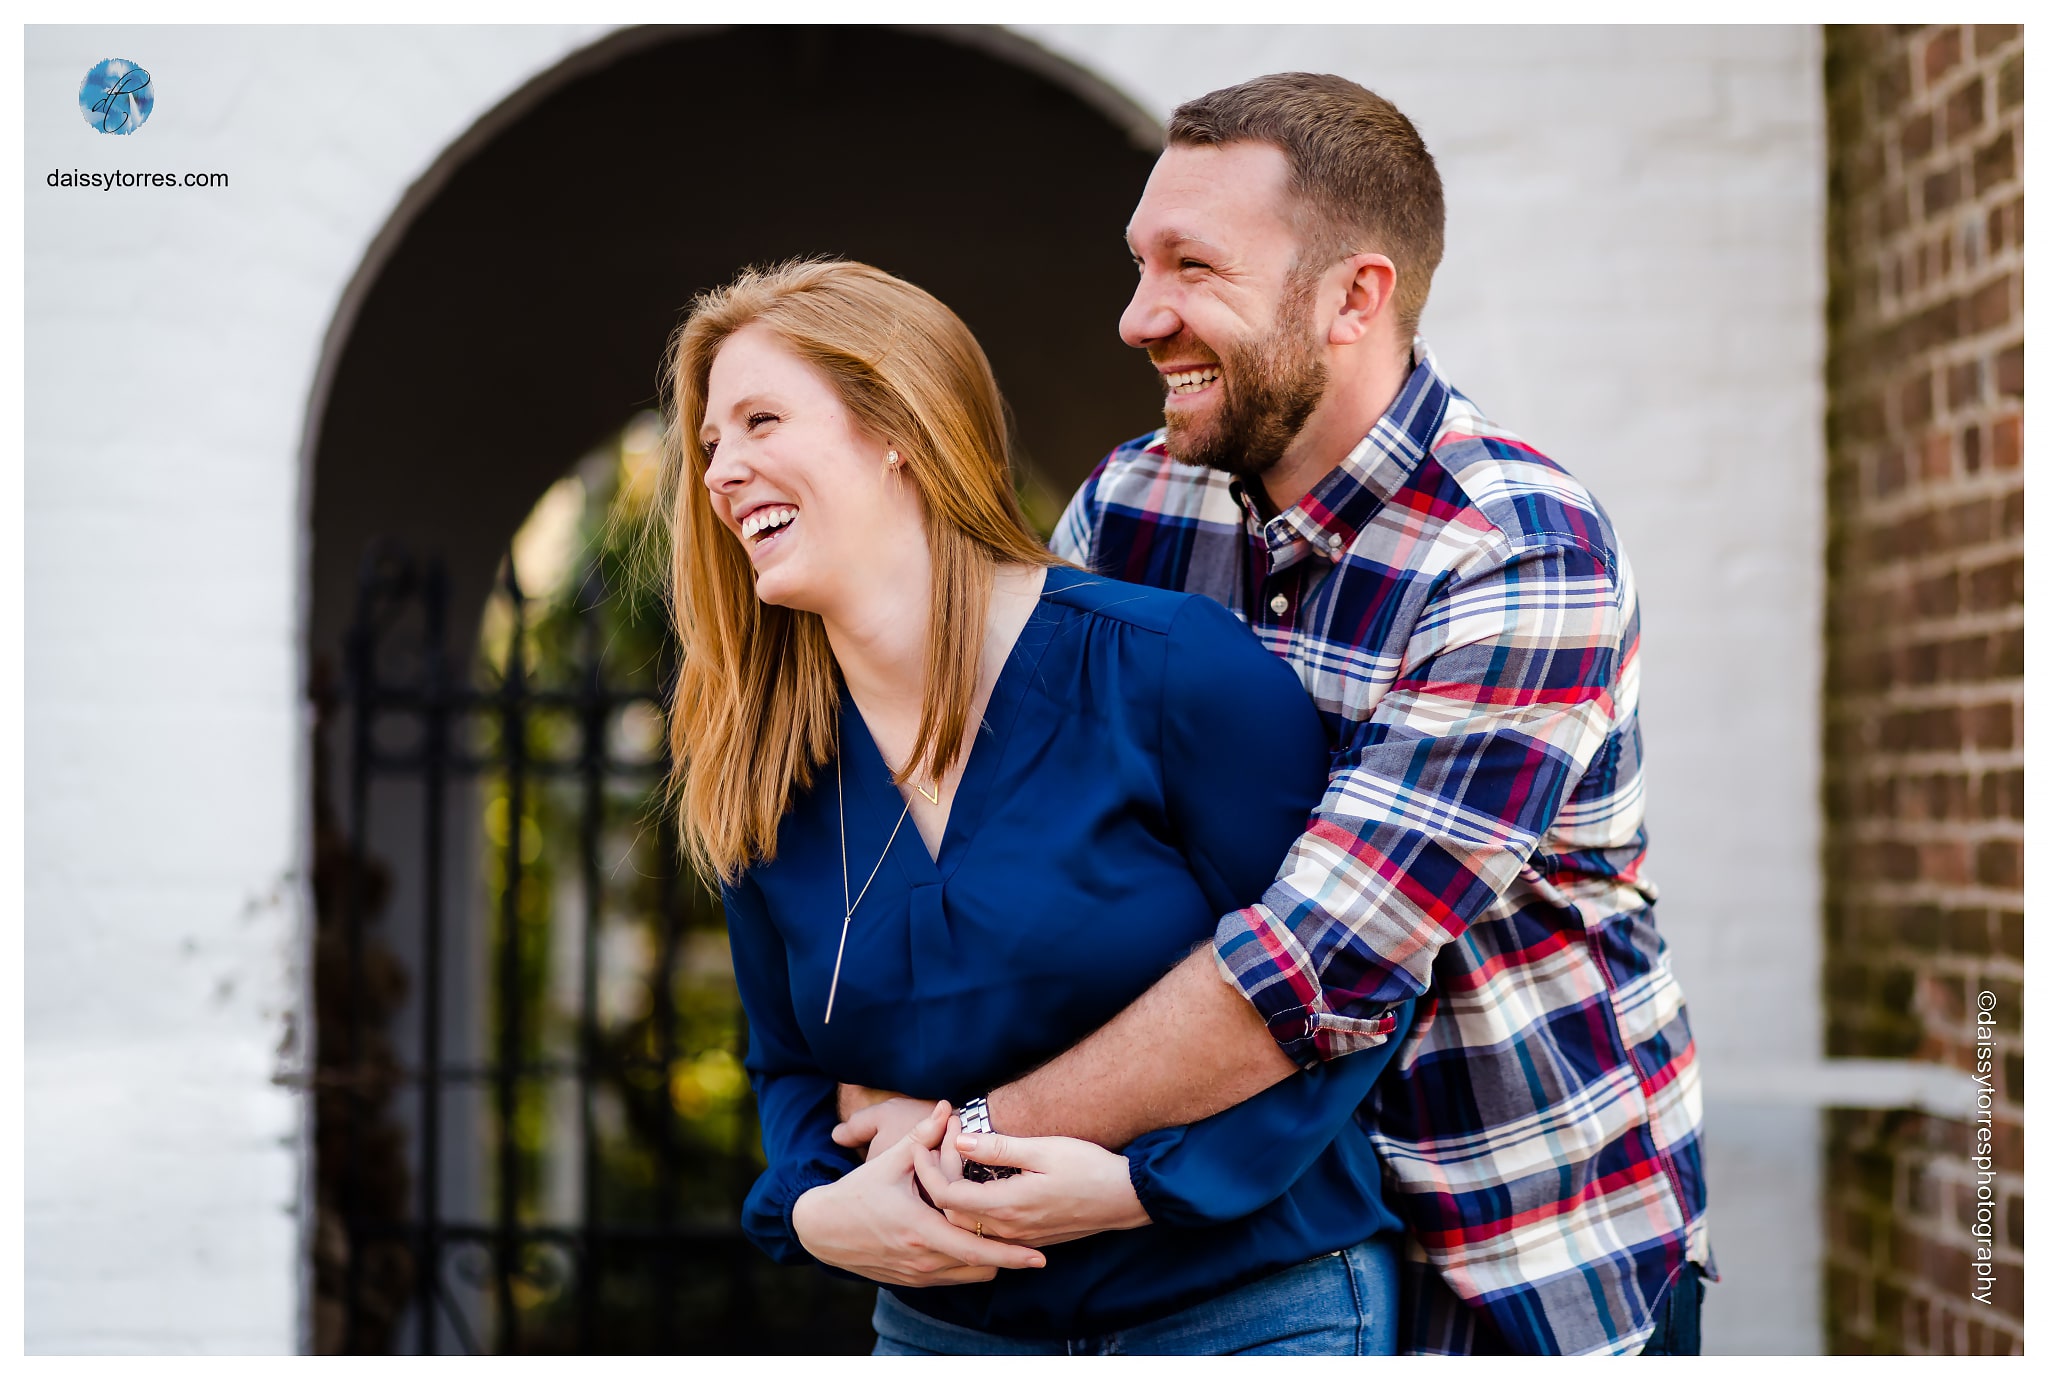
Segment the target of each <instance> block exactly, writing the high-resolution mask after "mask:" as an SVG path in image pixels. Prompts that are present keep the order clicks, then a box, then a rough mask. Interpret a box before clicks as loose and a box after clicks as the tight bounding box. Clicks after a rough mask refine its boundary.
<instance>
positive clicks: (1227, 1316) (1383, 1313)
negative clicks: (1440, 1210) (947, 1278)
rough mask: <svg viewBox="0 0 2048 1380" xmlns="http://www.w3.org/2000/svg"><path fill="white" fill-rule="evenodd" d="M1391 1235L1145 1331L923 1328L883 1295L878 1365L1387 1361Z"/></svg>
mask: <svg viewBox="0 0 2048 1380" xmlns="http://www.w3.org/2000/svg"><path fill="white" fill-rule="evenodd" d="M1399 1242H1400V1236H1399V1234H1398V1233H1393V1232H1387V1233H1382V1234H1381V1235H1379V1236H1375V1237H1373V1238H1372V1239H1371V1240H1369V1241H1362V1242H1360V1243H1359V1244H1358V1245H1356V1246H1353V1247H1351V1248H1350V1249H1349V1250H1344V1251H1333V1252H1331V1253H1330V1254H1329V1255H1324V1256H1317V1257H1316V1258H1315V1259H1314V1260H1305V1261H1303V1262H1302V1263H1301V1264H1299V1265H1295V1266H1292V1267H1290V1268H1288V1269H1285V1270H1282V1271H1280V1273H1278V1274H1275V1275H1267V1276H1266V1277H1265V1278H1264V1279H1255V1280H1253V1281H1252V1282H1251V1283H1250V1284H1245V1285H1240V1286H1239V1287H1238V1288H1236V1289H1233V1290H1231V1291H1230V1292H1229V1293H1227V1294H1219V1295H1217V1296H1216V1297H1215V1298H1213V1299H1208V1300H1206V1301H1205V1302H1202V1303H1198V1304H1196V1305H1194V1306H1193V1307H1192V1308H1184V1309H1182V1310H1181V1311H1180V1312H1178V1313H1172V1314H1168V1315H1167V1316H1166V1317H1163V1318H1160V1319H1157V1320H1156V1321H1153V1322H1148V1323H1140V1324H1139V1325H1138V1326H1136V1327H1127V1328H1124V1329H1123V1330H1121V1331H1118V1332H1109V1333H1104V1334H1103V1335H1101V1336H1099V1337H1075V1338H1071V1339H1068V1340H1064V1341H1045V1340H1040V1339H1036V1338H1028V1337H999V1336H997V1335H995V1334H994V1333H992V1332H977V1331H975V1330H974V1329H973V1328H969V1327H961V1326H959V1325H957V1324H955V1323H948V1322H940V1321H938V1320H937V1319H936V1318H928V1317H926V1316H925V1315H924V1314H922V1313H920V1312H918V1311H917V1310H915V1309H913V1308H911V1307H909V1306H907V1305H905V1304H901V1303H898V1302H897V1301H896V1299H895V1297H894V1296H893V1295H891V1294H890V1292H889V1291H888V1290H887V1289H883V1290H880V1291H879V1292H878V1294H877V1295H876V1298H875V1319H874V1321H875V1333H876V1341H875V1355H877V1356H1116V1355H1126V1356H1232V1355H1255V1356H1391V1355H1393V1354H1394V1316H1395V1312H1396V1309H1395V1304H1396V1302H1397V1301H1398V1297H1399V1296H1398V1295H1397V1293H1396V1292H1395V1291H1396V1290H1397V1289H1398V1288H1399V1270H1398V1265H1399V1256H1400V1251H1399Z"/></svg>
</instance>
